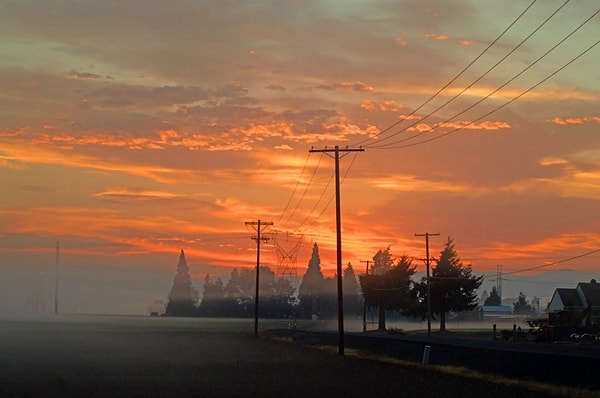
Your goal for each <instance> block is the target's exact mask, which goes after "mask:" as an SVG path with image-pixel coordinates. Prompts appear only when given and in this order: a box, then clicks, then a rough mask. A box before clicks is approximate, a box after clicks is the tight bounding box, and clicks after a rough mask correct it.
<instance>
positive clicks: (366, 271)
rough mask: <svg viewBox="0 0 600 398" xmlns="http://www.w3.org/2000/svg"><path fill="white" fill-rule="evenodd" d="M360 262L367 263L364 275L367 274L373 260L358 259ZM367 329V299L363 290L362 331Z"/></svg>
mask: <svg viewBox="0 0 600 398" xmlns="http://www.w3.org/2000/svg"><path fill="white" fill-rule="evenodd" d="M360 262H361V263H367V269H366V270H365V275H366V276H368V275H369V264H372V263H373V261H370V260H366V261H363V260H360ZM366 331H367V300H365V293H364V291H363V333H365V332H366Z"/></svg>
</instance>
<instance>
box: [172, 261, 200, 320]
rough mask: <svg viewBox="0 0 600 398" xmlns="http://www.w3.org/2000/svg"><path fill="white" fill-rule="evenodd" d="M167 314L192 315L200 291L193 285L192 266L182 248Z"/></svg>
mask: <svg viewBox="0 0 600 398" xmlns="http://www.w3.org/2000/svg"><path fill="white" fill-rule="evenodd" d="M168 300H169V301H168V303H167V308H166V310H165V314H166V315H171V316H192V315H194V312H195V310H196V302H197V300H198V292H197V291H196V289H194V287H193V286H192V278H191V277H190V268H189V267H188V265H187V262H186V260H185V253H184V252H183V250H181V253H180V254H179V262H178V263H177V272H176V273H175V278H174V280H173V287H171V291H170V292H169V296H168Z"/></svg>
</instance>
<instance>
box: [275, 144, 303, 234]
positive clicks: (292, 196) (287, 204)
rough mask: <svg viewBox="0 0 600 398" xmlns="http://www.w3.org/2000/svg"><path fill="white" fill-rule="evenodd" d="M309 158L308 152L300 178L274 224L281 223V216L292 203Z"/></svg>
mask: <svg viewBox="0 0 600 398" xmlns="http://www.w3.org/2000/svg"><path fill="white" fill-rule="evenodd" d="M309 158H310V152H309V153H308V154H307V155H306V161H305V162H304V166H303V167H302V171H301V172H300V177H298V180H296V185H295V186H294V190H293V191H292V194H291V195H290V198H289V199H288V202H287V203H286V205H285V208H284V209H283V211H282V212H281V215H280V216H279V218H278V219H277V221H276V223H278V224H279V221H281V219H282V218H283V215H284V214H285V212H286V211H287V209H288V207H289V205H290V203H292V199H293V198H294V195H296V190H297V189H298V185H300V181H302V177H303V176H304V171H305V170H306V165H308V159H309Z"/></svg>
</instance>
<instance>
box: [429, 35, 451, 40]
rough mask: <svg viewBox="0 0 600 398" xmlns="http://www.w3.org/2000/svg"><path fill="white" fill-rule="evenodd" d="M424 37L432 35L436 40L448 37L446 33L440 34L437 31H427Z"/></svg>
mask: <svg viewBox="0 0 600 398" xmlns="http://www.w3.org/2000/svg"><path fill="white" fill-rule="evenodd" d="M425 37H433V38H434V39H436V40H448V39H449V37H448V36H446V35H441V34H437V33H427V34H426V35H425Z"/></svg>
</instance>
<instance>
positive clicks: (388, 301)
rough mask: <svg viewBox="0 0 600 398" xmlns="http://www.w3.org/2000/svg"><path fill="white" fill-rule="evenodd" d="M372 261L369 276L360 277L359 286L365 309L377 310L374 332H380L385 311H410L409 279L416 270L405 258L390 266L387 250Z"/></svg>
mask: <svg viewBox="0 0 600 398" xmlns="http://www.w3.org/2000/svg"><path fill="white" fill-rule="evenodd" d="M373 261H374V263H373V266H372V268H371V271H372V272H371V273H370V274H369V275H361V276H360V278H359V279H360V286H361V290H362V292H363V298H364V300H365V303H366V305H367V307H369V308H377V309H378V312H379V317H378V330H380V331H384V330H385V314H386V311H391V310H398V311H400V312H405V311H407V310H408V308H409V307H410V305H411V299H412V296H411V290H410V286H411V283H412V281H411V276H412V275H413V274H414V273H415V271H416V267H415V266H414V265H412V260H411V259H410V258H409V257H408V256H402V257H401V258H400V259H399V260H397V261H396V262H394V260H393V258H392V256H391V254H390V248H389V247H388V248H387V249H386V250H383V251H382V250H379V251H378V252H377V254H375V256H373Z"/></svg>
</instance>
